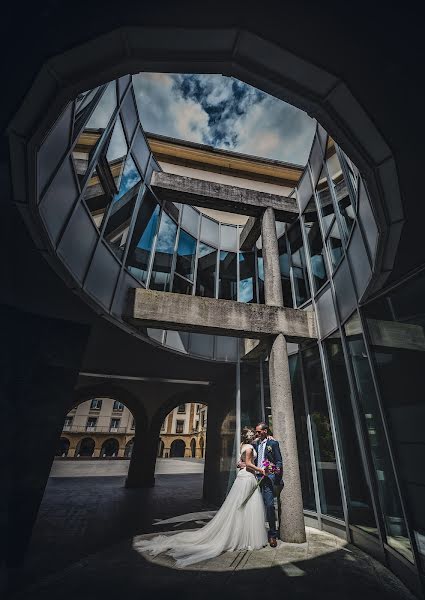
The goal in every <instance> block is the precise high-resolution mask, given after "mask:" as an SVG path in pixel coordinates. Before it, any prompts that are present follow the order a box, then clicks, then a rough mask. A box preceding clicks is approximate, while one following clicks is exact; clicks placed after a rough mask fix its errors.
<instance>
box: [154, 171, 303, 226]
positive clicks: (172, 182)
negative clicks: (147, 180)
mask: <svg viewBox="0 0 425 600" xmlns="http://www.w3.org/2000/svg"><path fill="white" fill-rule="evenodd" d="M150 185H151V188H152V189H153V191H154V192H155V194H156V195H157V197H158V198H160V199H162V200H170V201H172V202H181V203H182V204H191V205H192V206H199V207H200V208H213V209H215V210H223V211H226V212H230V213H236V214H239V215H248V216H251V217H261V215H262V213H263V212H264V211H265V209H266V208H269V207H271V208H273V210H274V212H275V216H276V219H277V220H278V221H284V222H285V223H291V222H292V221H294V220H295V219H296V218H297V216H298V206H297V202H296V200H295V199H294V198H288V197H286V196H278V195H277V194H269V193H267V192H259V191H256V190H248V189H245V188H239V187H236V186H233V185H225V184H223V183H214V182H212V181H203V180H201V179H194V178H193V177H183V176H182V175H174V174H172V173H161V172H159V171H155V172H154V173H153V174H152V179H151V184H150Z"/></svg>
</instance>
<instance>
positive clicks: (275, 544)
mask: <svg viewBox="0 0 425 600" xmlns="http://www.w3.org/2000/svg"><path fill="white" fill-rule="evenodd" d="M269 544H270V546H271V547H272V548H276V546H277V539H276V538H275V537H271V538H270V539H269Z"/></svg>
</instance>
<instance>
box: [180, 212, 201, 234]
mask: <svg viewBox="0 0 425 600" xmlns="http://www.w3.org/2000/svg"><path fill="white" fill-rule="evenodd" d="M181 226H182V227H183V229H185V230H186V231H188V232H189V233H191V234H192V235H194V236H195V237H196V238H197V237H198V227H199V212H198V211H197V210H195V209H194V208H192V207H191V206H184V207H183V215H182V222H181Z"/></svg>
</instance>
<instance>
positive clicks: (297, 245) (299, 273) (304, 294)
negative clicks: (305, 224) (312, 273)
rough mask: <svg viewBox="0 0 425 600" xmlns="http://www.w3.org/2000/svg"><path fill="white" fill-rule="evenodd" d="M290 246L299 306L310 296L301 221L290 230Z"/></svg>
mask: <svg viewBox="0 0 425 600" xmlns="http://www.w3.org/2000/svg"><path fill="white" fill-rule="evenodd" d="M288 240H289V247H290V250H291V262H292V273H293V279H294V291H295V300H296V304H297V306H301V304H304V302H306V301H307V300H308V299H309V298H310V296H311V292H310V285H309V283H308V275H307V263H306V257H305V252H304V246H303V239H302V235H301V228H300V224H299V222H296V223H294V225H292V227H291V228H290V229H289V230H288Z"/></svg>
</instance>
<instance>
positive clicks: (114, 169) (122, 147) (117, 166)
mask: <svg viewBox="0 0 425 600" xmlns="http://www.w3.org/2000/svg"><path fill="white" fill-rule="evenodd" d="M127 150H128V147H127V142H126V139H125V135H124V131H123V128H122V125H121V119H120V118H118V119H117V120H116V123H115V125H114V129H113V131H112V136H111V139H110V141H109V144H108V150H107V152H106V160H107V162H108V165H109V169H110V171H111V175H112V178H113V180H114V183H115V187H116V189H117V190H119V189H120V181H121V175H122V171H123V167H124V163H125V158H126V156H127Z"/></svg>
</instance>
